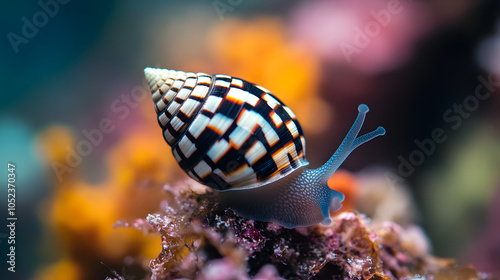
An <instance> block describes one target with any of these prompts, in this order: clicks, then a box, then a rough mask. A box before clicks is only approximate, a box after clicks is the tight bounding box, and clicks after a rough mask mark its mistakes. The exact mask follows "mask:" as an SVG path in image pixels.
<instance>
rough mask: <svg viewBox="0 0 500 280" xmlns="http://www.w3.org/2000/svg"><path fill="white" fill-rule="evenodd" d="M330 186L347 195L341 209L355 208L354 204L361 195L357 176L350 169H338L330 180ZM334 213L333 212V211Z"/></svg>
mask: <svg viewBox="0 0 500 280" xmlns="http://www.w3.org/2000/svg"><path fill="white" fill-rule="evenodd" d="M328 186H329V187H330V189H332V190H336V191H338V192H341V193H343V194H344V195H345V200H344V202H342V209H340V211H352V210H354V209H355V208H354V204H355V202H356V199H357V198H358V195H359V189H358V186H357V181H356V177H355V176H354V175H353V174H351V173H350V172H348V171H345V170H337V171H336V172H335V173H334V174H333V176H332V177H331V178H330V179H329V180H328ZM332 214H333V213H332Z"/></svg>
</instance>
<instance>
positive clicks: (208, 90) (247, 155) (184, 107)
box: [144, 68, 308, 190]
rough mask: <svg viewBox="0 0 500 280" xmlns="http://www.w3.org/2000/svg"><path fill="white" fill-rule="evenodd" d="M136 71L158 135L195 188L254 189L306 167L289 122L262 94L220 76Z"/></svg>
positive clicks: (288, 113) (294, 124) (296, 129)
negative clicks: (148, 95)
mask: <svg viewBox="0 0 500 280" xmlns="http://www.w3.org/2000/svg"><path fill="white" fill-rule="evenodd" d="M144 72H145V74H146V79H147V81H148V83H149V86H150V89H151V93H152V99H153V102H154V107H155V110H156V113H157V114H158V123H159V124H160V126H161V128H162V130H163V136H164V138H165V140H166V141H167V143H168V144H169V145H170V146H171V147H172V152H173V155H174V157H175V159H176V160H177V162H178V163H179V165H180V167H181V168H182V169H183V170H184V171H185V172H186V173H187V174H188V175H189V176H190V177H191V178H193V179H195V180H197V181H198V182H200V183H202V184H205V185H207V186H209V187H212V188H214V189H217V190H228V189H248V188H255V187H258V186H260V185H263V184H266V183H269V182H271V181H275V180H277V179H280V178H281V177H283V176H286V175H288V174H289V173H291V172H292V171H294V170H295V169H297V168H299V167H301V166H305V165H307V164H308V162H307V160H306V159H305V139H304V135H303V132H302V129H301V127H300V125H299V123H298V121H297V118H296V117H295V115H294V114H293V112H292V110H290V108H288V107H286V106H285V105H284V104H283V103H282V102H281V101H280V100H278V99H277V98H276V97H275V96H274V95H273V94H271V92H269V91H268V90H267V89H265V88H263V87H261V86H258V85H255V84H252V83H250V82H247V81H244V80H242V79H238V78H234V77H231V76H227V75H212V76H210V75H207V74H204V73H197V74H195V73H190V72H187V73H186V72H182V71H174V70H167V69H155V68H146V69H145V70H144Z"/></svg>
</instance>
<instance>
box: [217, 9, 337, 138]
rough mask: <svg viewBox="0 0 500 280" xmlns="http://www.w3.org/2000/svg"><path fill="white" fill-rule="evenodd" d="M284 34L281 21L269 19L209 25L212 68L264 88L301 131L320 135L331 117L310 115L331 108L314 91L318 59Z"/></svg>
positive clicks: (316, 82) (316, 86)
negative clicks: (291, 115)
mask: <svg viewBox="0 0 500 280" xmlns="http://www.w3.org/2000/svg"><path fill="white" fill-rule="evenodd" d="M287 32H288V30H287V29H286V27H285V25H284V23H283V22H282V21H281V20H280V19H278V18H273V17H260V18H255V19H253V20H248V21H244V20H239V19H228V20H225V21H224V22H221V23H220V24H219V25H216V26H215V27H214V28H213V30H212V33H211V35H210V41H209V49H210V52H209V54H210V56H211V58H212V60H213V62H214V63H213V68H214V70H213V71H217V72H220V73H226V74H230V75H232V76H235V77H241V78H244V79H245V80H247V81H250V82H253V83H256V84H259V85H261V86H263V87H265V88H267V89H268V90H270V91H271V92H273V93H275V95H276V96H277V97H278V98H280V99H281V100H283V102H285V104H287V106H289V107H290V108H292V110H294V112H295V113H296V114H297V116H298V118H299V120H300V122H301V125H302V127H303V128H304V130H306V131H307V132H308V133H311V134H312V133H319V132H321V131H322V130H323V129H325V128H326V127H327V125H328V124H329V121H330V120H331V118H327V117H324V118H311V117H310V114H309V113H311V112H312V111H313V110H314V112H318V110H321V111H322V112H325V114H328V113H329V111H330V110H329V107H328V106H327V105H326V104H325V102H323V101H322V100H321V99H320V97H319V95H318V85H319V80H320V70H319V61H318V59H317V58H316V57H315V56H314V55H313V54H311V52H308V51H306V50H305V49H304V48H302V47H301V46H299V45H297V44H294V43H293V42H292V41H290V40H289V39H288V38H287ZM214 74H215V73H214ZM318 104H321V105H320V108H318ZM313 108H314V109H313Z"/></svg>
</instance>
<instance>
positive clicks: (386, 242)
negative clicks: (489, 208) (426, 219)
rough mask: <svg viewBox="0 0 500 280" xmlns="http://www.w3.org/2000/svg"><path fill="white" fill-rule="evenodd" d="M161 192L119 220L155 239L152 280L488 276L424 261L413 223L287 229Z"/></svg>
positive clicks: (345, 222)
mask: <svg viewBox="0 0 500 280" xmlns="http://www.w3.org/2000/svg"><path fill="white" fill-rule="evenodd" d="M164 189H165V191H166V192H167V193H168V199H167V200H165V201H164V202H163V205H162V211H161V212H159V213H155V214H150V215H148V217H147V218H146V219H145V220H137V221H135V222H133V223H128V224H125V223H124V222H120V223H119V225H121V226H128V227H133V228H136V229H139V230H141V231H143V232H159V233H160V234H161V237H162V243H161V246H162V250H161V252H160V254H159V255H158V256H157V257H156V258H155V259H153V260H151V262H150V264H149V267H150V269H151V273H152V276H151V279H179V278H182V279H250V278H254V279H280V277H282V278H286V279H310V278H312V279H420V278H422V277H424V276H425V277H427V276H429V277H431V276H432V277H435V278H436V279H448V278H450V279H451V278H456V277H457V276H459V278H460V279H487V275H485V274H479V273H477V272H476V271H475V270H474V269H473V268H471V267H468V266H456V265H455V263H454V261H453V260H449V259H440V258H436V257H433V256H431V255H430V254H429V253H428V250H427V248H428V247H429V246H428V244H427V239H426V237H425V235H424V234H423V232H422V231H421V230H420V228H418V227H416V226H409V227H407V228H403V227H401V226H399V225H397V224H396V223H394V222H382V223H375V222H372V221H371V220H370V219H369V218H367V217H366V216H365V215H364V214H359V213H356V212H342V213H340V214H338V215H337V216H336V217H335V218H334V219H333V223H332V224H331V225H330V226H322V225H315V226H311V227H301V228H296V229H287V228H283V227H281V226H280V225H278V224H276V223H265V222H256V221H252V220H248V219H245V218H242V217H240V216H238V215H236V214H235V213H234V212H233V211H232V210H230V209H228V208H226V207H224V206H223V205H221V204H220V203H219V202H218V199H217V195H216V193H211V192H206V191H205V192H195V191H193V190H192V188H191V187H190V185H189V184H179V185H176V186H170V185H166V186H165V187H164Z"/></svg>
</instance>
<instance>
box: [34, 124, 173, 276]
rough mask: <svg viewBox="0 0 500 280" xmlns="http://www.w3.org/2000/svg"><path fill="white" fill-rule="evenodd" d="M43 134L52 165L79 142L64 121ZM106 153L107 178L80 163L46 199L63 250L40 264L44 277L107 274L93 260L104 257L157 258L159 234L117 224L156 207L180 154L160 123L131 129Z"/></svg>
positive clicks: (48, 220)
mask: <svg viewBox="0 0 500 280" xmlns="http://www.w3.org/2000/svg"><path fill="white" fill-rule="evenodd" d="M38 140H39V147H40V149H41V150H42V151H43V153H42V154H43V157H44V159H45V161H46V164H47V165H48V166H50V165H51V164H52V163H53V162H55V161H57V162H59V163H62V162H65V158H66V153H67V149H65V147H74V146H75V142H74V140H73V137H72V133H71V131H70V129H68V128H66V127H62V126H54V127H49V128H48V129H46V130H45V131H43V132H42V133H41V134H40V137H39V139H38ZM105 159H106V166H107V170H109V172H108V173H107V174H108V175H107V177H106V178H105V179H104V180H103V181H102V182H101V183H96V184H92V183H89V182H87V181H86V180H84V179H83V178H81V176H80V175H79V174H78V170H79V166H77V167H75V168H74V169H75V172H71V173H65V174H64V177H62V179H63V180H61V181H58V182H57V183H55V184H54V192H53V195H52V196H51V197H50V198H49V199H48V200H47V201H46V202H45V203H44V204H43V205H42V206H43V209H42V213H43V215H44V217H43V221H44V222H45V224H46V225H47V226H48V230H49V232H50V233H51V234H50V235H52V232H53V233H54V234H55V236H56V237H57V239H59V240H60V242H61V245H62V246H61V248H62V249H63V250H62V252H61V255H62V258H61V260H60V261H59V262H57V263H55V264H52V265H50V266H48V267H46V268H43V269H41V270H39V273H38V276H39V277H40V278H41V279H44V277H45V278H46V276H47V275H65V279H91V278H95V277H103V275H98V274H95V273H97V272H92V271H95V268H94V269H91V268H89V265H92V266H100V264H99V262H100V261H102V262H104V263H107V264H110V265H119V264H121V263H122V261H123V259H124V258H125V257H126V256H142V257H144V259H151V258H153V257H155V256H156V255H157V254H158V252H159V248H158V247H157V245H158V244H159V243H160V242H161V241H160V238H159V236H158V235H147V236H146V235H144V234H143V233H141V232H138V231H136V230H133V229H128V228H118V229H116V228H113V224H115V223H116V222H117V221H118V220H121V219H132V218H138V217H144V216H146V215H147V213H151V212H154V211H156V210H157V209H158V205H159V204H160V201H161V199H162V198H164V192H163V191H162V188H161V186H162V184H163V183H165V182H167V181H173V180H175V179H176V178H175V173H176V169H175V167H174V166H176V163H175V160H174V159H173V157H172V156H171V152H170V151H169V148H168V145H166V144H165V142H164V141H163V139H162V138H161V137H158V131H157V128H156V124H154V126H153V125H151V126H144V127H143V128H133V129H131V130H130V131H127V133H126V135H125V136H124V137H123V140H122V141H120V142H119V143H118V144H117V145H115V146H113V148H112V149H111V150H110V151H109V152H108V153H107V154H106V155H105ZM86 161H90V159H87V158H84V159H83V160H82V162H81V164H89V163H88V162H86ZM172 167H174V168H172ZM50 235H49V236H50ZM47 249H48V248H47ZM89 259H90V260H94V261H89ZM89 262H90V263H89ZM93 273H94V274H93Z"/></svg>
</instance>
